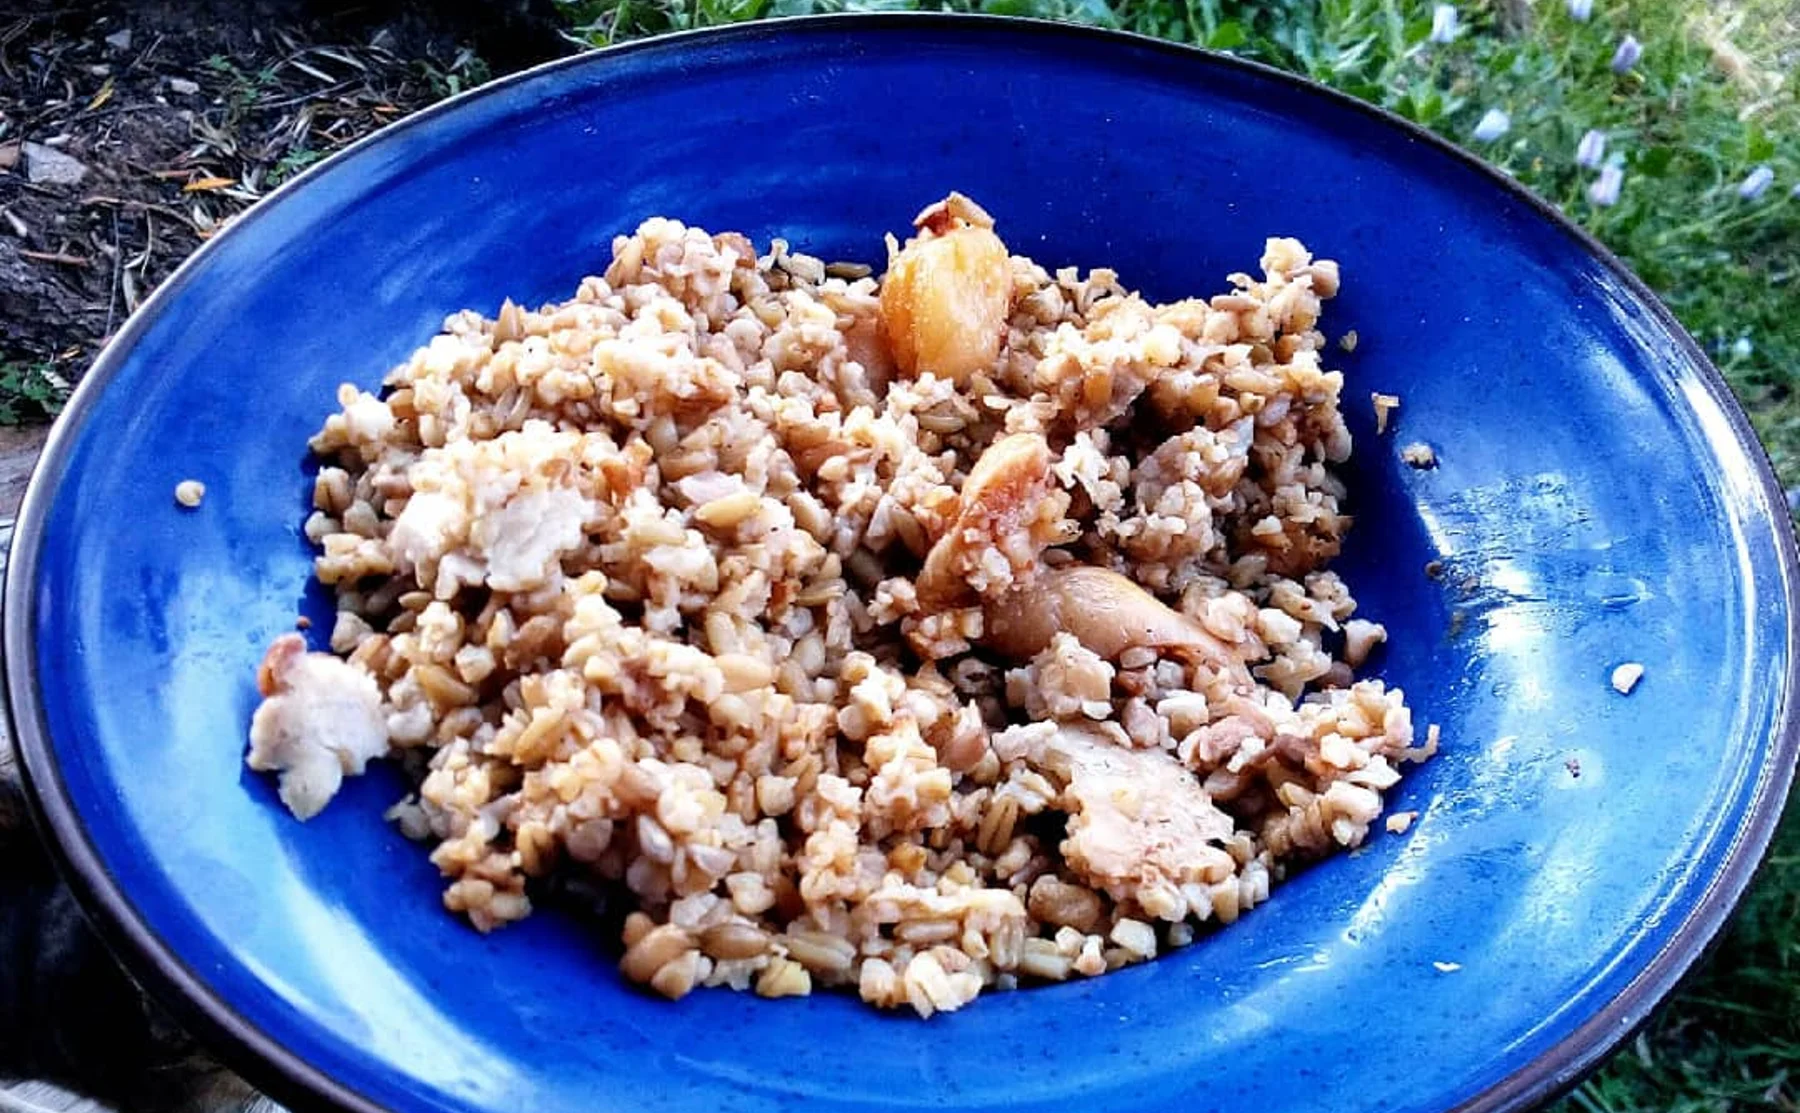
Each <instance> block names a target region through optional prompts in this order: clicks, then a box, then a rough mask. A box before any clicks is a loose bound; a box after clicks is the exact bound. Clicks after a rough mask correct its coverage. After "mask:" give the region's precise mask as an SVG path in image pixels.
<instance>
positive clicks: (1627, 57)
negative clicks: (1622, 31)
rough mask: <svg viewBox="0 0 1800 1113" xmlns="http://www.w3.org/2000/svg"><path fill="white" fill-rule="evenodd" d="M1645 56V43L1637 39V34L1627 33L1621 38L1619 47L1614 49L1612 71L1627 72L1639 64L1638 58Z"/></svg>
mask: <svg viewBox="0 0 1800 1113" xmlns="http://www.w3.org/2000/svg"><path fill="white" fill-rule="evenodd" d="M1643 56H1644V47H1643V44H1641V43H1639V42H1638V41H1637V38H1636V36H1634V35H1626V36H1625V37H1624V38H1622V39H1620V40H1619V49H1617V50H1615V51H1613V60H1612V71H1613V72H1614V73H1625V72H1626V71H1627V70H1629V69H1631V67H1633V66H1635V65H1637V64H1638V59H1639V58H1642V57H1643Z"/></svg>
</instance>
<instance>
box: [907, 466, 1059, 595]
mask: <svg viewBox="0 0 1800 1113" xmlns="http://www.w3.org/2000/svg"><path fill="white" fill-rule="evenodd" d="M1055 459H1056V458H1055V456H1054V455H1053V454H1052V453H1051V451H1050V446H1049V445H1048V444H1047V443H1045V441H1044V438H1043V436H1042V435H1041V434H1038V433H1014V434H1013V435H1011V436H1009V437H1002V438H1000V439H999V440H997V441H995V442H994V443H993V444H991V445H989V446H988V449H987V451H986V452H983V453H982V454H981V458H980V459H978V460H976V461H975V466H974V467H973V468H971V469H969V476H968V478H967V479H965V480H964V481H963V486H962V494H961V496H960V503H961V506H960V509H959V511H958V513H957V515H956V517H955V519H954V520H953V521H952V522H951V524H950V528H949V529H947V530H945V531H944V535H943V536H942V537H940V538H938V540H937V543H936V544H934V545H933V546H932V547H931V551H930V552H928V553H926V554H925V567H924V568H923V569H922V570H921V571H920V572H919V576H918V579H917V580H916V581H915V586H916V588H917V590H918V595H919V602H920V603H921V604H923V605H924V606H926V607H933V608H935V607H943V606H951V605H954V604H957V603H963V602H968V601H970V600H972V599H973V598H974V597H975V596H976V595H978V594H998V593H999V592H1002V591H1005V590H1006V589H1008V588H1010V587H1012V586H1013V585H1014V584H1016V583H1019V582H1021V581H1024V580H1027V579H1029V578H1030V577H1031V576H1032V574H1033V573H1034V572H1035V571H1036V569H1037V567H1038V558H1039V556H1040V555H1041V554H1042V553H1043V551H1044V549H1045V548H1046V547H1047V546H1048V545H1050V544H1051V543H1053V542H1054V541H1056V540H1057V539H1058V537H1057V529H1058V526H1059V524H1060V522H1061V521H1062V514H1063V511H1064V510H1065V509H1067V508H1068V499H1067V496H1066V495H1063V493H1062V492H1061V491H1060V490H1058V489H1056V485H1055V484H1056V481H1055V477H1054V476H1053V475H1052V474H1051V471H1050V465H1051V464H1052V463H1053V462H1054V461H1055ZM1054 496H1062V497H1054ZM996 556H997V557H998V558H999V559H998V560H996V559H994V558H995V557H996Z"/></svg>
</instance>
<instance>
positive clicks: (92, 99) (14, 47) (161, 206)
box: [0, 0, 573, 421]
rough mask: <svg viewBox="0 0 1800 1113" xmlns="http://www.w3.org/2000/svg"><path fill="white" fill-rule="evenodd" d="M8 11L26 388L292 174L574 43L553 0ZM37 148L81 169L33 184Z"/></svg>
mask: <svg viewBox="0 0 1800 1113" xmlns="http://www.w3.org/2000/svg"><path fill="white" fill-rule="evenodd" d="M0 9H4V11H5V13H6V14H0V375H5V374H8V373H10V374H11V375H12V376H15V377H17V376H21V375H27V373H28V380H29V381H27V382H26V383H24V384H23V390H22V391H21V390H20V386H21V384H18V383H15V384H13V387H14V391H15V392H17V393H23V394H24V395H27V396H30V395H31V394H32V393H33V388H34V387H35V388H36V389H37V390H38V391H39V392H42V393H45V394H49V393H52V392H53V389H54V387H55V385H56V383H57V382H58V380H66V381H72V380H74V379H76V378H78V377H79V375H80V373H81V372H82V371H83V370H84V369H85V368H86V367H87V365H88V363H89V362H90V361H91V360H92V358H93V355H94V353H95V352H96V351H97V350H98V349H99V347H100V346H101V345H102V344H103V343H104V342H105V340H106V339H107V338H108V337H109V336H110V335H111V334H112V332H113V331H114V330H115V329H116V328H117V327H118V326H119V324H120V323H121V322H123V321H124V319H125V317H126V316H127V315H128V314H129V313H130V312H131V310H132V309H133V308H134V307H136V306H137V305H138V304H139V303H140V302H141V301H142V300H143V299H144V298H145V297H146V296H148V295H149V293H150V292H151V291H152V290H153V289H154V288H155V287H156V285H157V284H158V283H159V282H161V281H162V280H163V279H164V278H165V277H167V275H168V274H169V272H170V271H172V270H173V269H174V268H175V267H176V266H177V265H178V264H179V263H180V262H181V260H182V259H184V258H185V257H186V256H187V255H188V254H189V253H190V252H191V251H193V249H194V248H195V247H197V246H198V245H199V244H200V243H201V242H203V241H204V240H206V239H207V238H208V237H210V236H213V235H216V234H217V233H218V231H219V230H220V229H221V228H223V227H224V226H225V225H226V224H228V223H229V222H230V221H231V219H232V218H233V217H235V216H236V215H237V214H238V213H240V212H242V211H243V210H244V209H245V208H246V207H247V206H249V205H250V204H252V203H253V202H255V201H256V200H257V199H258V198H259V197H261V196H263V195H265V194H267V193H268V192H269V191H270V190H271V189H273V188H274V187H275V186H277V185H279V184H280V183H281V182H282V181H283V180H284V179H286V178H288V177H291V176H292V175H293V174H295V173H297V172H298V171H299V170H301V169H303V168H304V167H306V166H307V165H309V164H310V163H312V162H314V161H317V160H318V159H319V158H322V157H323V156H324V155H326V154H328V153H329V152H331V151H332V150H334V149H335V148H337V147H339V146H342V145H343V144H345V143H348V142H350V141H351V140H354V139H357V138H360V137H362V136H363V135H366V134H368V133H369V132H371V131H373V130H375V129H377V128H379V127H381V126H382V125H384V124H386V123H388V122H390V121H392V120H395V119H398V118H400V117H401V116H404V115H406V114H407V113H409V112H411V111H413V110H414V109H417V108H419V107H421V106H423V105H425V104H428V103H430V102H432V101H434V100H437V99H439V98H441V97H443V96H446V95H448V94H450V93H452V92H455V91H457V90H458V89H461V88H464V87H467V86H469V85H471V84H476V83H479V82H480V81H482V80H485V79H486V77H487V76H488V75H489V74H490V72H499V71H504V70H507V69H512V68H517V67H520V66H523V65H528V64H531V63H533V62H537V61H541V60H543V59H545V58H548V57H552V56H555V55H557V54H560V53H564V52H566V51H568V50H571V49H573V45H572V44H571V43H570V42H569V41H568V40H567V39H565V38H564V37H563V36H562V34H561V29H560V24H559V22H558V20H557V18H556V10H555V6H554V4H553V3H552V0H488V2H484V0H448V2H445V0H439V2H434V0H393V2H388V3H382V2H379V0H364V2H361V3H348V2H335V3H334V2H329V0H90V2H86V3H79V2H77V3H71V2H58V0H24V2H23V4H22V7H21V5H20V4H19V2H18V0H14V3H11V4H5V5H0ZM40 147H41V148H47V149H49V150H50V151H52V152H55V154H60V155H64V156H68V157H69V158H72V159H74V160H75V162H76V163H77V164H79V166H80V167H81V168H82V172H81V175H80V178H79V180H78V181H72V182H58V181H55V180H33V178H34V176H37V177H40V178H41V176H42V174H43V172H44V166H43V165H42V164H43V163H46V162H53V161H58V160H56V158H55V155H54V154H53V155H48V156H40V157H39V158H36V159H34V158H33V157H32V156H33V152H34V151H36V150H38V149H39V148H40ZM34 164H37V165H35V166H34ZM34 171H35V173H34ZM15 405H16V404H15ZM31 416H33V415H32V414H30V413H14V414H10V415H6V414H0V420H7V419H10V420H13V421H16V420H20V419H29V418H30V417H31Z"/></svg>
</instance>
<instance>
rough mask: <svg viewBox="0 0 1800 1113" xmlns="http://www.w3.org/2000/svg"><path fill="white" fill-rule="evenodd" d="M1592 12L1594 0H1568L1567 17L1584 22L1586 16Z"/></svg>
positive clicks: (1586, 18)
mask: <svg viewBox="0 0 1800 1113" xmlns="http://www.w3.org/2000/svg"><path fill="white" fill-rule="evenodd" d="M1593 14H1594V0H1569V18H1570V19H1572V20H1575V21H1576V22H1577V23H1586V22H1587V20H1588V16H1591V15H1593Z"/></svg>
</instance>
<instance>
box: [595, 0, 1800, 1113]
mask: <svg viewBox="0 0 1800 1113" xmlns="http://www.w3.org/2000/svg"><path fill="white" fill-rule="evenodd" d="M565 7H566V8H567V10H568V12H569V14H570V16H571V18H572V21H573V22H574V23H575V24H576V25H577V26H578V28H579V29H580V32H581V33H582V34H583V35H585V36H586V37H587V38H588V39H589V41H592V42H595V43H597V44H598V43H606V42H609V41H617V40H619V39H624V38H631V37H635V36H639V35H645V34H654V33H658V32H663V31H671V30H679V29H683V28H688V27H698V26H706V25H709V24H714V23H725V22H732V21H737V20H743V19H754V18H762V17H773V16H782V15H797V14H805V13H809V12H817V11H840V10H845V9H853V10H892V9H894V8H915V7H933V8H946V9H951V10H959V11H970V10H979V11H986V12H1002V13H1013V14H1025V15H1038V16H1045V17H1049V18H1059V19H1077V20H1083V21H1086V22H1090V23H1096V24H1101V25H1104V26H1111V27H1122V28H1125V29H1128V30H1132V31H1138V32H1142V33H1145V34H1151V35H1157V36H1162V37H1165V38H1170V39H1176V40H1180V41H1183V42H1192V43H1201V44H1204V45H1209V46H1213V47H1216V48H1220V49H1230V50H1232V51H1234V52H1236V53H1239V54H1242V55H1245V56H1247V57H1251V58H1255V59H1258V60H1260V61H1264V62H1269V63H1272V64H1274V65H1277V66H1281V67H1283V68H1286V69H1290V70H1294V71H1297V72H1300V73H1303V74H1306V75H1307V76H1309V77H1312V78H1315V79H1317V80H1319V81H1322V82H1325V83H1326V84H1329V85H1332V86H1335V87H1337V88H1339V89H1343V90H1345V91H1347V92H1350V93H1352V94H1354V95H1356V96H1359V97H1363V98H1364V99H1367V100H1370V101H1374V102H1376V103H1378V104H1381V105H1383V106H1385V107H1387V108H1390V109H1392V110H1394V111H1396V112H1398V113H1399V114H1401V115H1403V116H1406V117H1407V118H1409V119H1412V120H1414V121H1416V122H1418V123H1420V124H1423V125H1424V126H1426V127H1429V128H1432V129H1433V130H1435V131H1437V132H1439V133H1441V134H1443V135H1445V136H1447V137H1449V138H1451V139H1453V140H1455V141H1457V142H1459V143H1462V144H1464V145H1465V146H1468V147H1470V148H1472V149H1474V150H1476V151H1478V152H1479V153H1480V154H1482V155H1483V156H1484V157H1486V158H1487V159H1488V160H1489V161H1491V162H1492V163H1493V164H1495V165H1496V166H1498V167H1500V168H1501V169H1502V170H1504V171H1506V172H1507V173H1509V174H1512V175H1513V176H1514V177H1516V178H1517V179H1518V180H1519V181H1520V182H1522V183H1523V184H1524V185H1526V186H1528V187H1529V188H1531V189H1533V190H1535V191H1536V192H1537V193H1538V194H1540V195H1541V196H1543V197H1545V198H1547V199H1548V200H1550V201H1552V202H1553V203H1555V204H1556V205H1557V206H1559V207H1560V208H1561V209H1562V210H1563V212H1565V213H1566V214H1568V216H1569V217H1570V218H1572V219H1573V220H1575V221H1576V222H1577V223H1579V224H1581V225H1582V226H1583V227H1585V228H1587V229H1588V230H1589V231H1591V232H1593V233H1594V234H1595V235H1596V236H1598V237H1599V238H1600V239H1601V240H1602V241H1603V242H1605V243H1606V244H1607V245H1609V246H1610V247H1611V248H1612V249H1613V250H1614V251H1616V252H1618V253H1619V254H1620V256H1622V257H1623V258H1624V259H1625V260H1626V262H1627V263H1629V264H1630V265H1631V266H1632V267H1633V268H1634V269H1635V270H1636V271H1637V273H1638V274H1640V275H1641V276H1643V278H1644V279H1645V280H1646V281H1647V282H1648V283H1649V284H1650V285H1651V286H1652V287H1653V288H1655V289H1656V291H1657V292H1658V293H1659V294H1660V295H1661V296H1662V297H1663V299H1664V300H1665V301H1666V302H1667V303H1668V304H1669V306H1670V307H1671V308H1672V309H1673V310H1674V311H1675V313H1676V315H1677V316H1678V317H1679V318H1680V319H1681V321H1682V323H1683V324H1685V325H1686V326H1687V328H1688V331H1689V332H1691V333H1692V334H1693V335H1694V336H1695V337H1696V338H1697V339H1698V340H1699V341H1700V343H1701V344H1702V346H1703V347H1705V348H1706V350H1707V351H1708V352H1709V353H1710V354H1711V355H1712V356H1713V358H1714V360H1715V361H1716V362H1717V363H1718V365H1719V367H1720V369H1721V370H1722V371H1723V372H1724V373H1725V376H1726V378H1727V379H1728V380H1729V381H1730V382H1731V385H1732V387H1733V388H1734V389H1735V390H1736V391H1737V393H1738V396H1739V397H1740V398H1741V399H1742V400H1743V402H1744V406H1745V408H1746V410H1748V412H1749V413H1750V415H1751V418H1752V420H1753V421H1754V422H1755V424H1756V427H1757V429H1758V431H1759V432H1760V434H1761V435H1762V437H1763V440H1764V443H1765V445H1766V447H1767V448H1768V450H1769V454H1770V457H1771V458H1772V459H1773V461H1774V463H1775V467H1776V471H1777V472H1778V474H1779V475H1780V476H1781V479H1782V481H1783V483H1784V484H1786V485H1788V486H1795V485H1800V394H1797V392H1796V389H1795V388H1796V381H1797V377H1800V287H1797V271H1800V196H1796V195H1795V192H1794V191H1795V190H1796V188H1797V187H1800V89H1797V88H1796V82H1795V81H1792V80H1790V81H1789V82H1787V83H1786V85H1785V87H1776V85H1775V84H1774V83H1772V82H1770V81H1769V80H1768V76H1767V75H1768V73H1769V72H1771V71H1774V72H1789V73H1791V72H1793V71H1794V70H1795V68H1796V66H1795V63H1796V60H1797V59H1800V10H1797V9H1795V8H1794V6H1793V3H1792V0H1747V2H1745V3H1743V4H1740V5H1739V6H1738V8H1737V18H1736V19H1735V20H1727V19H1726V16H1727V15H1728V14H1729V12H1728V10H1713V11H1712V12H1711V14H1710V15H1709V14H1708V11H1709V9H1708V7H1707V5H1706V4H1705V3H1704V0H1633V2H1629V3H1623V4H1621V3H1616V2H1611V0H1597V2H1596V3H1595V4H1594V5H1593V7H1594V11H1593V13H1592V15H1591V16H1590V18H1588V19H1587V20H1585V21H1577V20H1575V19H1573V18H1572V17H1571V16H1570V14H1569V13H1568V10H1567V8H1566V7H1565V3H1564V0H1538V2H1537V3H1536V4H1535V5H1532V4H1528V3H1526V2H1524V0H1509V2H1507V3H1505V4H1504V5H1501V4H1496V3H1459V4H1458V5H1457V8H1458V11H1459V15H1460V23H1461V30H1460V33H1459V34H1458V35H1457V37H1456V38H1455V39H1453V40H1452V41H1451V42H1449V43H1438V42H1432V41H1431V40H1430V31H1431V26H1432V4H1430V3H1427V2H1421V0H1264V2H1261V3H1242V2H1236V0H1110V2H1109V0H928V2H925V3H921V2H919V0H569V2H567V3H566V4H565ZM1626 34H1630V35H1633V36H1635V37H1636V38H1637V39H1638V40H1639V41H1640V42H1641V43H1642V45H1643V53H1642V56H1641V58H1640V59H1639V61H1638V62H1637V64H1636V65H1635V66H1633V67H1631V68H1630V69H1629V70H1628V71H1627V72H1626V73H1624V74H1616V73H1614V72H1613V70H1612V68H1611V62H1612V59H1613V54H1614V50H1615V49H1616V47H1617V46H1618V43H1619V41H1620V39H1621V38H1622V37H1623V36H1625V35H1626ZM1495 108H1497V109H1500V110H1501V111H1504V112H1506V113H1507V114H1508V115H1509V116H1510V119H1511V127H1510V130H1509V131H1508V132H1507V133H1506V134H1505V135H1504V136H1502V137H1501V138H1499V139H1497V140H1494V141H1492V142H1486V143H1483V142H1479V141H1476V140H1475V139H1474V138H1473V133H1474V131H1475V127H1476V123H1477V121H1479V120H1480V119H1481V117H1482V116H1483V114H1484V113H1486V112H1487V111H1488V110H1489V109H1495ZM1590 129H1598V130H1600V131H1602V132H1604V133H1605V135H1606V137H1607V157H1608V159H1610V160H1611V161H1612V162H1614V163H1615V164H1616V165H1618V166H1619V168H1620V169H1621V170H1622V171H1623V173H1624V179H1623V186H1622V188H1621V190H1620V193H1619V196H1618V200H1617V202H1616V203H1614V204H1612V205H1609V206H1607V205H1597V204H1595V203H1594V202H1593V201H1591V200H1590V199H1589V195H1588V189H1589V187H1590V185H1591V184H1592V183H1593V181H1594V179H1595V177H1596V174H1597V171H1596V170H1594V169H1590V168H1583V167H1581V166H1579V165H1577V163H1576V161H1575V151H1576V146H1577V144H1578V143H1579V142H1580V140H1581V137H1582V135H1583V134H1584V133H1586V132H1587V131H1589V130H1590ZM1764 165H1766V166H1768V167H1769V168H1770V169H1771V170H1772V171H1773V172H1774V175H1775V179H1774V182H1773V183H1772V184H1771V185H1770V186H1769V187H1768V188H1767V189H1766V191H1764V192H1763V193H1762V194H1761V195H1760V196H1758V197H1756V198H1754V199H1747V198H1744V197H1740V196H1739V194H1738V187H1739V184H1740V183H1742V182H1743V181H1744V179H1745V178H1746V177H1748V176H1749V175H1750V173H1751V172H1752V171H1753V170H1754V169H1755V168H1757V167H1758V166H1764ZM1737 1110H1775V1111H1780V1113H1797V1111H1800V815H1796V816H1793V817H1791V818H1790V819H1789V821H1788V822H1787V823H1786V825H1785V826H1784V828H1783V831H1782V833H1781V835H1780V836H1779V837H1778V840H1777V844H1776V847H1775V850H1774V851H1773V853H1772V855H1771V857H1770V859H1769V861H1768V863H1767V864H1766V866H1765V867H1764V870H1763V872H1762V874H1761V875H1760V876H1759V878H1758V880H1757V883H1756V885H1755V887H1754V889H1753V891H1752V893H1751V895H1750V897H1749V899H1748V901H1747V902H1746V904H1745V906H1744V908H1743V910H1742V912H1741V914H1740V916H1739V917H1738V919H1737V920H1736V922H1735V923H1734V925H1733V927H1732V928H1731V930H1730V932H1729V934H1728V935H1727V937H1726V938H1725V939H1724V940H1723V941H1722V943H1721V944H1720V945H1719V946H1718V948H1717V950H1716V951H1715V953H1714V954H1713V956H1712V957H1711V958H1710V959H1709V960H1708V961H1707V962H1706V963H1705V964H1704V965H1703V966H1702V967H1701V969H1700V970H1698V971H1697V972H1696V973H1695V975H1694V976H1693V977H1692V978H1691V979H1690V981H1689V982H1688V984H1687V985H1686V986H1685V987H1684V989H1683V992H1682V993H1681V994H1679V995H1678V996H1677V997H1676V998H1675V999H1674V1000H1672V1001H1671V1002H1670V1003H1668V1004H1667V1005H1665V1006H1664V1007H1663V1008H1662V1009H1661V1010H1659V1012H1658V1013H1657V1015H1656V1016H1655V1018H1654V1019H1653V1020H1652V1022H1651V1023H1650V1024H1649V1025H1648V1026H1647V1028H1646V1029H1645V1030H1644V1031H1643V1032H1642V1033H1640V1034H1639V1035H1638V1037H1637V1038H1636V1039H1635V1040H1634V1041H1633V1042H1632V1043H1631V1044H1630V1045H1629V1046H1628V1047H1627V1048H1626V1049H1625V1050H1624V1051H1623V1052H1622V1053H1620V1054H1619V1055H1617V1056H1615V1057H1614V1058H1613V1059H1612V1061H1611V1062H1610V1063H1608V1064H1607V1065H1606V1067H1605V1068H1604V1069H1602V1070H1601V1071H1600V1072H1599V1073H1598V1074H1596V1075H1595V1076H1594V1077H1593V1078H1591V1079H1589V1080H1588V1081H1587V1082H1586V1083H1584V1084H1583V1085H1582V1086H1581V1088H1580V1089H1579V1090H1577V1091H1576V1092H1575V1093H1574V1094H1573V1095H1572V1096H1571V1097H1569V1098H1568V1099H1566V1100H1565V1101H1564V1102H1563V1103H1562V1104H1561V1105H1560V1106H1559V1107H1558V1113H1634V1111H1642V1113H1653V1111H1654V1113H1690V1111H1692V1113H1700V1111H1708V1113H1712V1111H1718V1113H1726V1111H1737Z"/></svg>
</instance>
